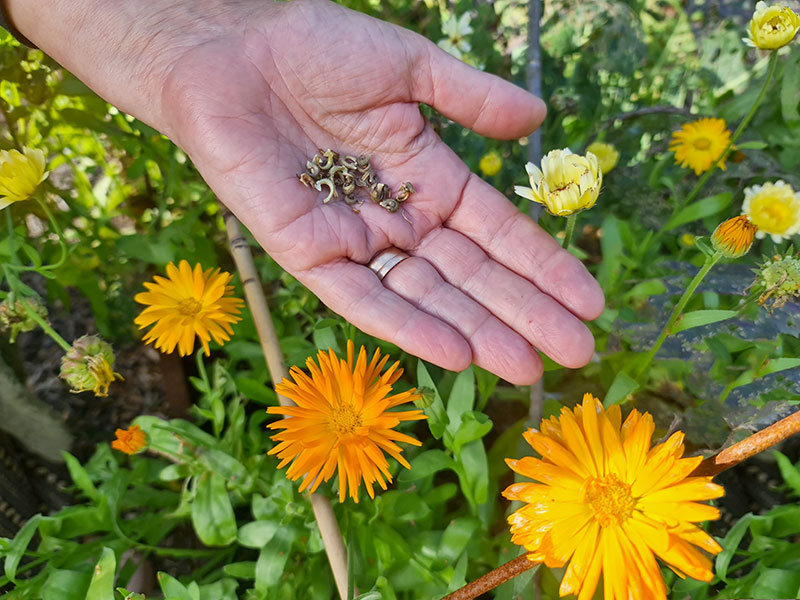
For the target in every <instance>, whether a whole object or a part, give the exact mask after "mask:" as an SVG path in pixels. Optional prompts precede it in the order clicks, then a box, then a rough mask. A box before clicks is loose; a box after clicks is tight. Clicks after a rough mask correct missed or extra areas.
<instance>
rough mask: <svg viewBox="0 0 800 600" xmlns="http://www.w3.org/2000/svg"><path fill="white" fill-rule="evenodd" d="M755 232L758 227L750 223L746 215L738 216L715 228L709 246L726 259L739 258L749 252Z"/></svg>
mask: <svg viewBox="0 0 800 600" xmlns="http://www.w3.org/2000/svg"><path fill="white" fill-rule="evenodd" d="M756 231H758V227H756V226H755V225H753V224H752V223H751V222H750V219H748V218H747V215H739V216H738V217H733V218H732V219H728V220H727V221H723V222H722V223H720V224H719V225H718V226H717V228H716V229H715V230H714V233H713V234H712V235H711V245H712V246H714V250H716V251H717V252H719V253H720V254H722V255H723V256H725V257H726V258H739V257H740V256H744V255H745V254H747V253H748V251H749V250H750V247H751V246H752V245H753V239H754V238H755V237H756Z"/></svg>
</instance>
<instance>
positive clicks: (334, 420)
mask: <svg viewBox="0 0 800 600" xmlns="http://www.w3.org/2000/svg"><path fill="white" fill-rule="evenodd" d="M329 423H330V425H331V427H332V428H333V430H334V431H335V432H336V433H337V434H339V435H348V434H353V433H355V432H356V429H358V428H359V427H361V415H360V414H358V413H357V412H356V411H355V410H353V407H352V406H351V405H350V404H349V403H347V402H342V403H341V404H339V405H338V406H334V407H333V410H332V411H331V416H330V421H329Z"/></svg>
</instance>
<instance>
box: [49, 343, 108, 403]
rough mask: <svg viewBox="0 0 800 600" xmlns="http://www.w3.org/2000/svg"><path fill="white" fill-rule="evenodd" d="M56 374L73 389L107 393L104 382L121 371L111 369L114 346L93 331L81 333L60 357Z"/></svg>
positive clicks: (106, 386)
mask: <svg viewBox="0 0 800 600" xmlns="http://www.w3.org/2000/svg"><path fill="white" fill-rule="evenodd" d="M59 377H61V379H63V380H64V381H66V382H67V383H68V384H69V386H70V388H71V389H70V391H72V392H74V393H79V392H86V391H89V390H91V391H93V392H94V395H95V396H108V386H109V385H111V383H112V382H113V381H114V380H116V379H122V375H120V374H119V373H115V372H114V350H113V349H112V348H111V344H109V343H108V342H105V341H103V340H101V339H100V338H99V337H97V336H96V335H84V336H82V337H79V338H78V339H77V340H75V342H73V344H72V347H71V348H70V349H69V350H68V351H67V353H66V354H65V355H64V356H63V357H62V358H61V373H60V374H59Z"/></svg>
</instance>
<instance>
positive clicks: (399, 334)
mask: <svg viewBox="0 0 800 600" xmlns="http://www.w3.org/2000/svg"><path fill="white" fill-rule="evenodd" d="M298 279H300V281H302V282H303V283H304V284H305V285H306V286H307V287H308V288H309V289H310V290H311V291H312V292H314V294H316V295H317V297H319V299H320V300H322V301H323V302H324V303H325V304H326V305H327V306H328V308H330V309H331V310H333V311H334V312H336V313H338V314H340V315H342V316H343V317H344V318H345V319H347V320H348V321H349V322H350V323H352V324H353V325H355V326H356V327H358V328H359V329H361V330H362V331H364V332H365V333H367V334H369V335H372V336H375V337H378V338H380V339H383V340H388V341H390V342H392V343H393V344H396V345H397V346H399V347H400V348H402V349H403V350H405V351H406V352H408V353H409V354H413V355H415V356H418V357H420V358H422V359H423V360H427V361H428V362H431V363H434V364H436V365H439V366H440V367H443V368H445V369H449V370H451V371H463V370H464V369H466V368H467V367H468V366H469V365H470V363H471V362H472V351H471V350H470V347H469V343H468V342H467V341H466V340H465V339H464V337H463V336H462V335H461V334H459V333H458V332H457V331H456V330H455V329H453V328H452V327H451V326H450V325H447V324H446V323H444V322H442V321H441V320H439V319H437V318H436V317H434V316H431V315H429V314H428V313H426V312H424V311H422V310H419V309H418V308H416V307H415V306H414V305H412V304H411V303H409V302H408V301H406V300H404V299H403V298H401V297H400V296H398V295H397V294H395V293H394V292H392V291H390V290H388V289H387V288H385V287H384V286H383V284H382V283H381V281H380V280H379V279H378V277H377V275H375V273H373V272H372V271H371V270H370V269H369V268H368V267H365V266H363V265H359V264H357V263H354V262H351V261H349V260H345V259H342V260H339V261H336V262H332V263H327V264H324V265H319V266H317V267H314V268H312V269H310V270H308V271H304V272H303V273H301V274H298Z"/></svg>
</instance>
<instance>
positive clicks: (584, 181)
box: [514, 148, 603, 217]
mask: <svg viewBox="0 0 800 600" xmlns="http://www.w3.org/2000/svg"><path fill="white" fill-rule="evenodd" d="M525 170H526V171H527V173H528V178H529V179H530V183H531V187H529V188H528V187H524V186H521V185H517V186H514V192H515V193H516V194H517V195H518V196H522V197H523V198H527V199H528V200H531V201H533V202H537V203H539V204H542V205H544V207H545V208H546V209H547V212H549V213H550V214H551V215H556V216H559V217H566V216H569V215H571V214H572V213H575V212H579V211H581V210H585V209H587V208H592V207H593V206H594V203H595V202H597V196H598V195H599V194H600V187H601V186H602V184H603V173H602V171H600V167H599V165H598V163H597V157H596V156H595V155H594V154H592V153H591V152H588V153H587V154H586V156H581V155H579V154H573V153H572V152H571V151H570V150H569V149H567V148H565V149H563V150H551V151H550V152H548V153H547V154H546V155H545V156H544V158H542V168H541V170H540V169H539V168H538V167H537V166H536V165H534V164H533V163H530V162H529V163H528V164H526V165H525Z"/></svg>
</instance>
